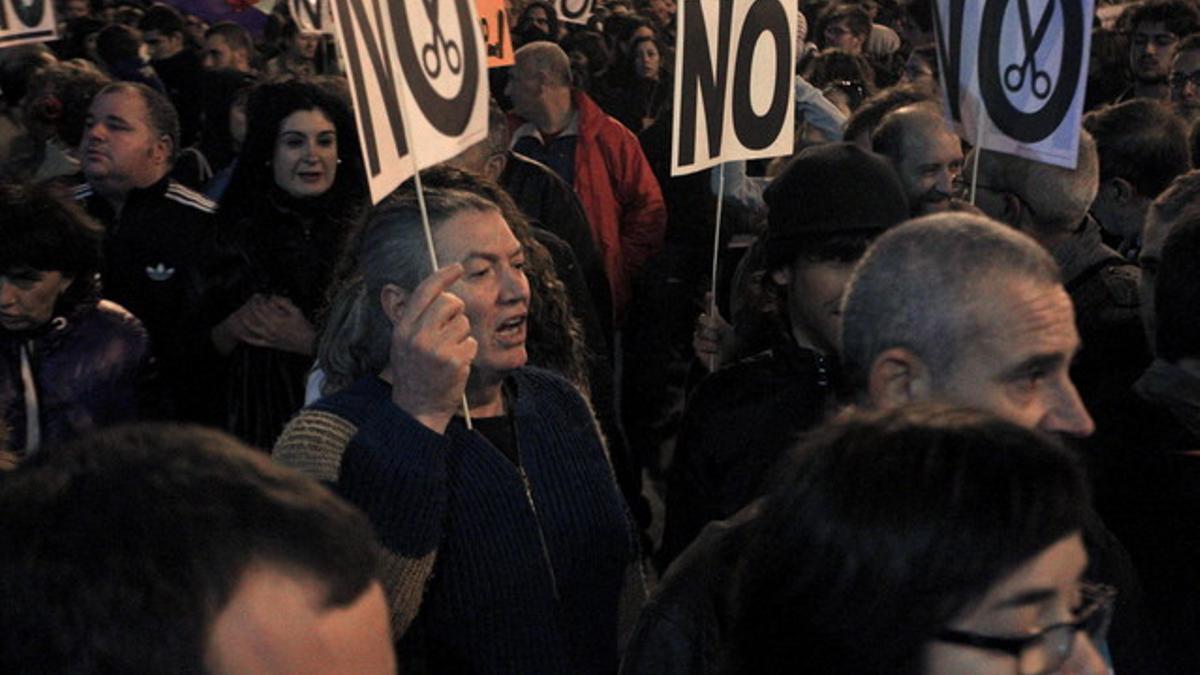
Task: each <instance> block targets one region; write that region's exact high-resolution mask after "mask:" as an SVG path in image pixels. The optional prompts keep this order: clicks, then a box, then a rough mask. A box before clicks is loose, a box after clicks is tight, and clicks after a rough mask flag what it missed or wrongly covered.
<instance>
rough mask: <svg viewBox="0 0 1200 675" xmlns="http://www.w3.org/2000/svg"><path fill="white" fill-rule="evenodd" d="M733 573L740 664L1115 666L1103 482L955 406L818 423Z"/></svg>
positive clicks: (1051, 669)
mask: <svg viewBox="0 0 1200 675" xmlns="http://www.w3.org/2000/svg"><path fill="white" fill-rule="evenodd" d="M793 459H794V460H795V461H794V464H793V468H792V469H790V471H789V472H788V473H787V476H786V480H785V481H784V482H782V483H780V489H778V490H776V491H775V492H774V493H773V495H772V497H771V498H770V500H769V501H768V502H767V506H766V509H765V513H764V514H763V516H762V517H761V518H760V519H759V521H758V522H757V523H755V525H754V526H753V527H754V531H753V534H752V536H751V537H750V540H749V543H748V544H747V546H746V547H745V549H743V553H742V558H741V561H740V563H739V565H738V566H737V568H736V573H735V577H734V580H733V584H734V585H735V592H734V602H735V606H736V610H735V618H734V624H733V627H732V629H731V639H730V641H729V643H728V647H729V649H728V653H727V660H726V662H725V666H726V671H725V672H730V673H760V672H798V673H809V674H813V673H837V674H839V675H853V674H855V673H863V674H865V673H895V674H905V673H908V674H912V675H918V674H919V675H950V674H961V673H971V674H973V675H979V674H985V675H990V674H996V675H999V674H1004V675H1034V674H1040V673H1085V674H1094V675H1099V674H1101V673H1105V672H1107V665H1106V663H1105V660H1104V658H1103V656H1102V654H1101V650H1102V648H1103V645H1104V637H1105V631H1106V630H1107V626H1108V620H1109V616H1110V613H1111V609H1112V601H1113V597H1114V594H1115V591H1113V590H1112V589H1111V588H1108V587H1103V586H1097V585H1091V584H1087V583H1084V581H1083V578H1082V577H1083V573H1084V569H1085V568H1086V567H1087V564H1088V558H1087V554H1086V553H1085V552H1084V546H1083V540H1082V536H1081V534H1080V533H1081V529H1082V527H1083V523H1084V519H1085V513H1086V510H1087V508H1088V506H1087V505H1088V500H1089V496H1088V491H1087V488H1086V484H1085V479H1084V476H1083V473H1082V470H1081V468H1080V466H1079V464H1078V462H1077V461H1076V460H1075V459H1074V458H1073V457H1072V456H1071V455H1070V454H1068V452H1067V451H1066V450H1064V449H1063V448H1062V447H1060V446H1059V445H1058V444H1057V443H1055V442H1054V441H1052V440H1050V439H1049V438H1048V437H1045V436H1041V435H1038V434H1037V433H1035V432H1032V431H1029V430H1026V429H1022V428H1020V427H1017V426H1015V425H1013V424H1011V423H1008V422H1003V421H1000V420H997V419H995V418H993V417H990V416H988V415H985V414H983V413H979V412H975V411H972V410H967V409H961V408H949V407H943V406H920V407H913V408H908V409H902V410H900V411H895V412H890V413H884V414H870V415H860V416H858V417H851V418H849V419H847V420H843V421H841V422H838V423H834V424H832V425H830V426H829V427H827V428H825V429H824V430H821V431H819V432H817V433H816V434H815V435H814V437H813V438H811V439H810V442H808V443H807V444H805V445H802V446H800V447H798V448H797V450H796V451H795V453H794V455H793Z"/></svg>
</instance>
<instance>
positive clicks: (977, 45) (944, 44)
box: [933, 0, 1095, 168]
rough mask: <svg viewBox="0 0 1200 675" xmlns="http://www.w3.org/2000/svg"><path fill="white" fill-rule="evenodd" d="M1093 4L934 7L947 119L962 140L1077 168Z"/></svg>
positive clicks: (1055, 1) (972, 0)
mask: <svg viewBox="0 0 1200 675" xmlns="http://www.w3.org/2000/svg"><path fill="white" fill-rule="evenodd" d="M1014 4H1015V5H1016V6H1015V7H1014V6H1013V5H1014ZM1094 4H1095V0H934V2H933V9H934V29H935V31H936V34H937V48H938V61H939V63H940V64H941V76H942V92H943V94H944V96H945V104H946V116H947V117H948V118H949V121H950V122H951V123H952V124H953V125H954V127H955V130H956V131H958V133H959V135H960V136H962V137H963V138H964V139H966V140H968V141H969V142H970V143H971V144H973V145H975V146H976V147H982V148H986V149H988V150H992V151H995V152H1003V153H1008V154H1013V155H1019V156H1021V157H1025V158H1027V159H1032V160H1035V161H1039V162H1046V163H1048V164H1054V165H1057V166H1062V167H1067V168H1074V167H1075V164H1076V161H1077V159H1078V156H1079V129H1080V126H1081V124H1080V122H1081V120H1082V117H1083V98H1084V94H1085V92H1086V89H1087V69H1088V55H1089V50H1090V49H1091V20H1092V16H1093V12H1092V10H1093V9H1094Z"/></svg>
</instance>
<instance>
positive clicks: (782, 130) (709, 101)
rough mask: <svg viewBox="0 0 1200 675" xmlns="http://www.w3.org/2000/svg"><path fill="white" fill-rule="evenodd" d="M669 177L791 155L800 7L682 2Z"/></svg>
mask: <svg viewBox="0 0 1200 675" xmlns="http://www.w3.org/2000/svg"><path fill="white" fill-rule="evenodd" d="M678 11H679V13H678V16H677V20H678V31H677V34H676V43H675V45H676V46H675V110H674V126H673V130H672V139H673V143H672V149H671V175H672V176H678V175H682V174H688V173H693V172H695V171H700V170H702V169H706V168H708V167H710V166H714V165H716V164H719V163H721V162H728V161H731V160H736V159H755V158H760V157H778V156H780V155H788V154H791V153H792V149H793V142H794V138H795V128H794V120H795V98H796V93H795V86H794V80H793V75H792V67H793V66H792V64H793V63H794V62H795V53H794V50H795V48H796V40H795V35H796V4H795V2H794V1H793V2H783V1H781V0H683V1H682V2H680V3H679V5H678Z"/></svg>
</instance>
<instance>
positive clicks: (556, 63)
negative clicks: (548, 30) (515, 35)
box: [513, 41, 572, 87]
mask: <svg viewBox="0 0 1200 675" xmlns="http://www.w3.org/2000/svg"><path fill="white" fill-rule="evenodd" d="M513 56H514V57H515V58H516V61H517V63H525V64H528V65H526V66H525V67H526V68H528V69H529V72H532V73H538V74H539V75H542V76H544V77H545V78H546V83H547V84H552V85H559V86H563V87H569V86H571V81H572V80H571V58H570V57H569V56H567V53H566V52H564V51H563V50H562V47H559V46H558V45H556V44H554V43H553V42H544V41H538V42H530V43H529V44H527V45H524V46H523V47H521V48H520V49H518V50H517V51H515V52H513Z"/></svg>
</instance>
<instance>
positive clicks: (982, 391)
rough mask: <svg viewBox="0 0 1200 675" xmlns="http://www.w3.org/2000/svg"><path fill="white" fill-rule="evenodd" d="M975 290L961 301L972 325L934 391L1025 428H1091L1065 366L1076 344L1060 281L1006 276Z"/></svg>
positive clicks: (1081, 432)
mask: <svg viewBox="0 0 1200 675" xmlns="http://www.w3.org/2000/svg"><path fill="white" fill-rule="evenodd" d="M974 295H975V297H974V300H973V302H971V303H970V306H969V307H965V308H963V309H964V310H965V311H967V312H970V314H971V316H972V317H973V318H974V324H975V325H974V330H972V331H970V332H969V333H968V335H967V336H965V338H964V339H965V340H966V341H967V344H965V345H962V346H961V347H960V349H959V353H958V356H957V358H956V359H955V360H954V362H953V363H952V364H951V365H950V367H949V371H950V372H948V373H944V374H942V375H941V377H938V374H936V373H935V374H933V376H932V382H933V384H932V388H933V394H934V395H935V396H937V397H939V398H941V399H942V400H945V401H947V402H951V403H954V404H958V405H967V406H973V407H976V408H979V409H981V410H984V411H987V412H991V413H993V414H995V415H998V416H999V417H1002V418H1004V419H1007V420H1009V421H1010V422H1014V423H1016V424H1020V425H1021V426H1023V427H1026V428H1030V429H1035V428H1036V429H1040V430H1042V431H1047V432H1052V433H1063V434H1069V435H1071V436H1079V437H1085V436H1089V435H1091V433H1092V431H1093V430H1094V429H1095V425H1094V424H1093V422H1092V418H1091V416H1089V415H1088V412H1087V410H1086V409H1085V408H1084V406H1083V402H1082V401H1081V400H1080V398H1079V392H1078V391H1076V390H1075V385H1074V384H1073V383H1072V382H1071V378H1070V375H1069V373H1068V371H1069V368H1070V365H1071V359H1073V358H1074V356H1075V353H1076V352H1077V351H1078V350H1079V346H1080V344H1079V333H1078V332H1077V331H1076V328H1075V312H1074V309H1073V308H1072V305H1071V298H1070V297H1069V296H1068V295H1067V292H1066V291H1065V290H1063V287H1062V286H1061V285H1060V284H1051V283H1046V282H1044V281H1036V280H1028V279H1022V278H1019V277H1016V276H1015V275H1007V276H1001V277H1000V278H999V279H993V280H988V281H987V282H980V283H979V284H978V285H977V287H976V289H975V290H974Z"/></svg>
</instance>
